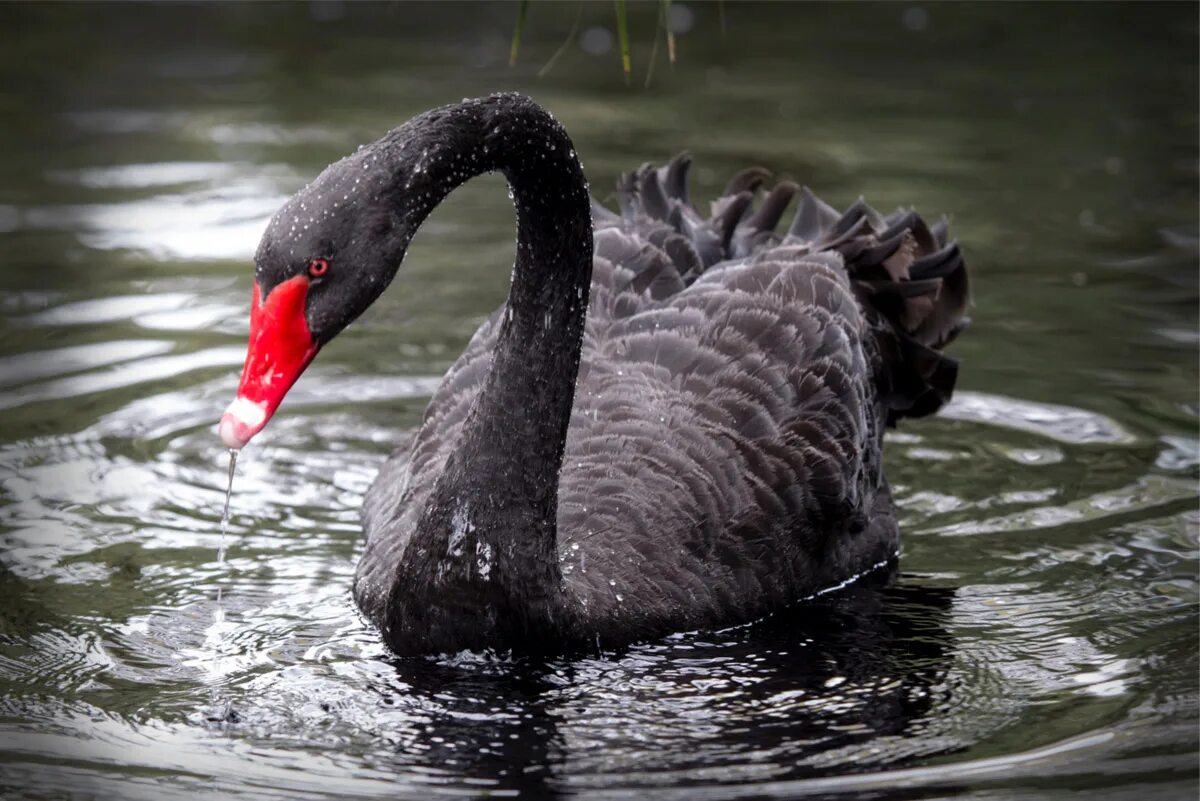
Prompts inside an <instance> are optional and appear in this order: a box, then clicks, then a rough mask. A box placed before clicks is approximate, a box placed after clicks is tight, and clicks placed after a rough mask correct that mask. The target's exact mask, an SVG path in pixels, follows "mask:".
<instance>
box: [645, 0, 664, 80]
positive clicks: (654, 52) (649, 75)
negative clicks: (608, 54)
mask: <svg viewBox="0 0 1200 801" xmlns="http://www.w3.org/2000/svg"><path fill="white" fill-rule="evenodd" d="M667 2H668V0H659V2H658V21H657V22H656V23H655V24H654V44H653V45H652V46H651V47H650V66H648V67H646V84H645V85H646V88H647V89H649V88H650V81H651V80H653V78H654V65H655V64H656V63H657V62H658V32H659V31H661V30H663V29H664V28H665V27H666V25H667V18H666V16H665V15H664V13H663V12H664V11H665V9H666V7H667Z"/></svg>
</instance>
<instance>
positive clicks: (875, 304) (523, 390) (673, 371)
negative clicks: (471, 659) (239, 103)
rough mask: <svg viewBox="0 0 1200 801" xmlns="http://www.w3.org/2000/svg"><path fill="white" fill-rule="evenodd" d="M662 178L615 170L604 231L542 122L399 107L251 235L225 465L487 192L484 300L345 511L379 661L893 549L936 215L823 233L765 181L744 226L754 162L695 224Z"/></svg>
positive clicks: (628, 615)
mask: <svg viewBox="0 0 1200 801" xmlns="http://www.w3.org/2000/svg"><path fill="white" fill-rule="evenodd" d="M688 164H689V159H688V158H687V157H686V156H679V157H677V158H675V159H674V160H673V161H671V162H670V163H669V164H668V165H667V166H665V167H662V168H658V169H654V168H652V167H650V166H643V167H641V168H640V169H638V170H635V171H634V172H632V173H629V174H628V175H626V176H624V177H623V178H622V180H621V182H620V185H619V187H618V200H619V203H620V213H619V214H615V213H612V212H610V211H608V210H606V209H604V208H603V207H602V206H600V205H599V204H596V203H594V202H593V201H591V199H590V197H589V194H588V185H587V182H586V179H585V178H584V174H583V169H582V167H581V165H580V163H579V160H578V158H577V157H576V155H575V150H574V149H573V146H572V144H571V140H570V138H568V136H567V133H566V131H565V130H564V129H563V127H562V125H560V124H559V123H558V122H557V121H556V120H555V119H554V118H553V117H552V116H551V115H550V114H549V113H548V112H546V111H545V110H544V109H542V108H541V107H540V106H538V105H537V104H536V103H534V102H533V101H531V100H530V99H528V98H526V97H523V96H521V95H516V94H499V95H493V96H490V97H486V98H482V99H478V100H468V101H464V102H462V103H456V104H453V105H449V106H444V107H442V108H438V109H434V110H432V111H429V112H426V113H424V114H421V115H420V116H418V117H415V118H414V119H412V120H410V121H409V122H407V123H406V124H404V125H402V126H400V127H399V128H396V129H395V130H393V131H392V132H390V133H389V134H387V135H386V136H384V137H383V138H382V139H380V140H379V141H377V142H375V143H373V144H370V145H367V146H365V147H363V148H361V149H359V150H358V152H356V153H354V154H352V155H350V156H347V157H346V158H344V159H342V160H341V161H339V162H337V163H336V164H333V165H331V166H329V167H328V168H326V169H325V171H324V172H322V173H321V174H320V175H319V176H318V177H317V178H316V180H314V181H313V182H312V183H311V184H310V185H308V186H307V187H305V188H304V189H302V190H301V191H300V192H298V193H297V194H296V195H295V196H294V197H293V198H291V199H290V200H289V201H288V202H287V203H286V204H285V205H284V207H283V208H282V209H280V211H279V212H278V213H277V214H276V215H275V216H274V218H273V219H272V220H271V222H270V224H269V226H268V228H267V230H266V232H265V234H264V235H263V238H262V242H261V243H260V245H259V248H258V252H257V254H256V255H255V285H254V300H253V307H252V312H251V332H250V346H249V352H248V354H247V357H246V364H245V368H244V370H243V372H242V377H241V383H240V385H239V388H238V394H237V397H236V399H235V400H234V401H233V403H232V404H231V405H230V407H229V409H228V410H227V411H226V413H225V415H224V416H223V417H222V419H221V423H220V435H221V438H222V440H223V441H224V442H225V444H226V445H227V446H229V447H230V448H240V447H242V446H244V445H245V444H246V443H247V442H248V441H249V440H250V438H251V437H253V436H254V435H255V434H256V433H258V432H259V431H260V430H261V429H262V427H263V426H264V425H265V424H266V422H267V420H268V419H269V418H270V417H271V415H272V414H273V413H274V411H275V409H276V408H277V407H278V405H279V403H280V401H281V400H282V399H283V396H284V394H285V393H286V392H287V391H288V389H289V388H290V387H291V385H292V384H293V382H295V380H296V379H297V377H299V375H300V373H301V372H302V371H303V370H304V368H305V367H306V366H307V365H308V363H309V362H310V361H311V360H312V358H313V356H314V355H315V354H316V353H317V351H318V350H319V349H320V348H321V347H323V346H324V345H325V344H327V343H328V342H329V341H330V340H331V339H333V337H334V336H336V335H337V334H338V332H340V331H341V330H342V329H343V328H345V327H346V326H347V325H348V324H349V323H350V322H351V321H353V320H354V319H355V318H357V317H358V316H359V315H360V314H361V313H362V312H363V311H364V310H365V309H366V308H367V307H368V306H369V305H371V303H372V302H373V301H374V300H375V299H376V298H377V297H379V295H380V293H382V292H383V291H384V289H385V288H386V287H387V286H388V284H389V283H390V282H391V280H392V278H393V277H394V276H395V274H396V271H397V269H398V268H399V266H400V263H401V262H402V261H403V259H404V253H405V249H406V247H407V246H408V243H409V242H410V241H411V239H412V237H413V235H414V234H415V233H416V230H417V228H418V227H419V226H420V225H421V222H422V221H423V220H424V219H425V217H426V215H428V214H429V213H430V211H432V210H433V208H434V207H435V206H437V205H438V203H439V202H441V200H442V199H443V198H445V197H446V195H447V194H449V193H450V192H451V191H452V190H453V189H454V188H455V187H457V186H458V185H459V184H461V183H463V182H464V181H466V180H468V179H470V178H472V177H473V176H476V175H479V174H481V173H484V172H491V171H500V172H502V173H503V174H504V175H505V176H506V178H507V179H508V183H509V186H510V188H511V193H512V198H513V204H514V206H515V207H516V212H517V252H516V262H515V266H514V269H513V277H512V285H511V288H510V290H509V296H508V301H507V303H506V304H505V305H504V306H503V307H502V308H501V309H500V310H499V311H497V312H496V313H495V314H493V315H492V317H491V318H490V319H488V321H487V322H485V323H484V324H483V325H482V326H481V327H480V329H479V330H478V331H477V332H476V333H475V335H474V337H473V338H472V339H471V341H470V343H469V344H468V345H467V348H466V350H465V351H464V352H463V354H462V356H460V357H459V359H458V361H456V362H455V363H454V365H453V366H452V367H451V368H450V371H449V372H448V373H447V374H446V377H445V379H444V380H443V381H442V383H441V386H440V387H439V389H438V390H437V393H436V394H435V395H434V397H433V399H432V400H431V401H430V403H429V407H428V409H427V411H426V413H425V418H424V422H423V423H422V425H421V428H420V430H419V431H418V432H417V434H416V435H415V438H414V439H413V441H412V442H411V443H410V444H407V445H405V446H404V447H402V448H400V449H399V450H397V451H396V452H395V453H394V454H393V455H392V456H391V458H390V459H389V460H388V461H387V463H386V464H385V465H384V466H383V468H382V469H381V470H380V472H379V476H378V478H377V479H376V480H375V483H374V485H373V486H372V487H371V489H370V491H369V492H368V493H367V496H366V499H365V501H364V505H363V520H364V527H365V529H366V534H367V541H366V547H365V551H364V553H363V556H362V559H361V561H360V562H359V565H358V571H357V575H356V577H355V581H354V598H355V600H356V602H357V604H358V606H359V608H360V609H361V610H362V612H363V613H364V614H365V615H366V616H367V617H368V618H369V619H370V620H371V621H372V622H374V623H375V624H376V625H377V626H378V627H379V629H380V631H381V632H382V634H383V637H384V639H385V640H386V642H387V643H388V645H389V646H390V647H391V648H392V649H393V650H394V651H395V652H397V653H399V654H414V653H437V652H452V651H458V650H464V649H470V650H478V649H487V648H493V649H501V650H535V651H547V650H549V651H554V650H567V649H571V648H576V647H601V648H604V647H611V646H618V645H621V644H626V643H630V642H632V641H635V640H644V639H649V638H655V637H660V636H662V635H665V634H667V633H670V632H673V631H679V630H690V629H699V628H706V627H718V626H723V625H731V624H735V623H741V622H746V621H750V620H752V619H755V618H758V617H761V616H763V615H764V614H766V613H768V612H770V611H772V610H775V609H779V608H780V607H782V606H784V605H787V604H790V603H793V602H796V601H798V600H800V599H802V598H805V597H806V596H810V595H812V594H813V593H815V592H817V591H819V590H821V589H823V588H828V587H830V586H832V585H835V584H838V583H840V582H844V581H846V580H847V579H850V578H852V577H854V576H856V575H858V574H860V573H862V572H864V571H867V570H869V569H871V568H872V567H874V566H876V565H879V564H881V563H885V562H887V561H889V560H891V559H892V558H893V557H895V555H896V553H897V548H898V530H897V525H896V516H895V509H894V507H893V504H892V499H891V496H890V494H889V491H888V485H887V482H886V480H885V478H884V476H883V472H882V466H881V458H882V450H883V432H884V429H885V427H887V426H889V425H892V424H894V423H895V422H896V421H897V420H898V419H900V418H902V417H919V416H923V415H928V414H931V413H932V412H934V411H936V410H937V409H938V408H939V407H940V406H941V405H942V404H943V403H945V402H946V400H947V399H948V398H949V397H950V393H951V391H952V390H953V387H954V382H955V378H956V374H957V363H956V362H955V361H953V360H952V359H950V358H948V357H946V356H943V355H942V354H941V352H940V351H941V349H942V348H943V346H945V345H946V344H947V343H948V342H949V341H950V340H951V339H953V338H954V337H955V336H956V335H957V334H958V333H959V332H960V331H961V330H962V329H963V328H964V327H965V325H966V320H965V318H964V316H963V314H964V310H965V308H966V305H967V298H968V287H967V274H966V269H965V267H964V265H963V261H962V257H961V255H960V252H959V249H958V247H957V246H956V245H955V244H953V243H950V244H947V241H946V223H945V220H943V221H942V222H940V223H938V224H936V225H934V226H932V227H928V226H926V224H925V223H924V222H923V221H922V220H921V218H920V217H918V216H917V215H916V214H915V213H913V212H912V211H903V210H901V211H897V212H896V213H894V214H891V215H888V216H886V217H882V216H880V215H879V214H878V213H876V212H875V211H874V210H873V209H872V208H870V207H869V206H867V205H866V204H865V203H864V202H863V201H861V200H859V201H858V202H857V203H855V204H854V205H852V206H851V207H850V208H849V210H847V211H846V212H845V213H841V214H839V213H838V212H836V211H834V210H833V209H832V208H831V207H830V206H828V205H826V204H825V203H823V202H822V201H820V200H818V199H817V198H816V197H814V196H813V195H812V194H811V193H810V192H809V191H808V190H807V189H799V188H798V187H796V186H795V185H794V184H791V183H780V184H779V185H777V186H775V187H774V188H773V189H771V191H770V192H769V193H767V194H766V195H765V198H764V199H763V200H762V202H761V203H760V204H759V205H758V206H757V208H755V205H754V197H755V194H756V192H757V190H758V189H759V187H760V186H761V185H762V184H763V182H764V179H765V178H766V172H765V171H764V170H761V169H750V170H745V171H743V172H741V173H739V174H738V175H736V176H735V177H734V178H733V179H732V180H731V181H730V182H729V185H728V186H727V187H726V189H725V191H724V193H723V194H722V195H721V196H720V197H719V198H718V199H717V200H716V201H715V202H714V203H713V213H712V216H711V217H709V218H707V219H705V218H704V217H702V216H701V215H700V214H699V213H698V212H697V211H696V209H695V208H694V207H693V206H692V204H691V202H690V201H689V199H688V187H687V171H688ZM797 194H799V196H800V197H799V211H798V212H797V214H796V216H795V221H794V222H793V223H792V224H791V227H790V228H789V229H788V230H787V232H786V233H785V234H783V235H779V234H777V233H775V230H774V229H775V227H776V223H777V222H778V221H779V219H780V217H781V216H782V214H783V212H784V210H785V208H786V207H787V205H788V204H789V202H790V200H791V198H792V197H793V196H794V195H797Z"/></svg>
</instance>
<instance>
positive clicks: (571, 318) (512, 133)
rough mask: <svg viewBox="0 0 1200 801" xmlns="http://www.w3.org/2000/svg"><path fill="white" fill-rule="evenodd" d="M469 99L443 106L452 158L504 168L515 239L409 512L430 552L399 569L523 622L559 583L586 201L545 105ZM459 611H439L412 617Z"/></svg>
mask: <svg viewBox="0 0 1200 801" xmlns="http://www.w3.org/2000/svg"><path fill="white" fill-rule="evenodd" d="M477 102H478V103H479V104H480V105H473V106H471V107H469V108H466V109H465V115H466V116H467V117H468V118H469V119H470V120H471V121H470V122H468V123H467V124H465V125H464V124H461V120H458V121H456V120H455V119H454V116H455V115H454V112H451V114H450V119H449V120H448V124H449V130H451V131H453V132H454V133H455V135H456V138H457V144H458V148H459V149H458V151H457V158H456V159H455V160H456V161H457V162H458V163H464V164H470V165H474V166H475V167H476V168H479V167H482V169H479V170H478V171H480V172H482V171H485V170H494V171H499V172H502V173H503V174H504V175H505V177H506V178H507V180H508V184H509V187H510V189H511V195H512V199H513V205H514V206H515V208H516V215H517V252H516V258H515V263H514V269H513V278H512V284H511V286H510V289H509V294H508V299H507V303H506V304H505V307H504V309H503V312H502V316H501V318H500V320H499V325H500V331H499V334H498V336H497V340H496V347H495V349H494V351H493V354H492V364H491V367H490V369H489V372H488V375H487V377H486V378H485V379H484V384H483V387H482V389H481V390H480V392H479V394H478V396H477V397H476V400H475V402H474V405H473V406H472V408H471V410H470V411H469V413H468V415H467V418H466V420H465V421H464V423H463V425H462V428H461V429H460V432H459V434H458V437H457V442H456V443H455V446H454V450H453V453H452V454H451V456H450V457H449V458H448V460H447V462H446V465H445V467H444V469H443V470H442V473H441V475H440V476H439V478H438V480H437V483H436V484H435V486H434V488H433V490H432V493H431V495H430V496H429V501H428V503H427V504H426V505H425V509H424V512H423V514H422V517H421V518H420V520H419V522H418V524H417V531H416V532H415V535H414V545H415V544H417V543H420V544H421V547H418V548H416V549H415V551H414V553H415V554H416V555H415V556H413V558H414V559H418V560H425V561H429V564H424V563H422V564H413V565H410V566H409V568H410V569H409V570H406V571H405V573H406V575H408V576H412V575H418V576H431V575H436V576H438V579H437V582H436V584H437V586H436V587H434V586H430V587H428V588H426V590H425V591H423V592H422V594H424V595H426V596H427V597H428V594H429V593H431V592H432V593H437V594H439V595H441V596H446V595H453V594H456V592H458V591H461V592H462V593H467V594H470V595H471V596H479V594H480V593H484V594H485V595H486V596H487V597H489V598H491V600H490V601H489V602H488V606H489V607H490V608H492V609H493V610H495V609H503V610H505V612H504V614H503V617H504V619H505V620H508V621H509V623H506V624H505V625H516V626H519V627H521V628H523V629H525V630H532V629H536V628H538V627H539V625H541V624H540V623H539V622H538V621H541V623H546V621H547V620H549V619H551V618H553V617H554V615H555V614H556V613H555V611H554V609H555V606H556V604H557V603H558V594H559V593H560V587H561V575H560V574H559V570H558V558H557V545H556V524H555V521H556V517H557V502H558V476H559V470H560V468H561V466H562V459H563V450H564V446H565V443H566V436H567V427H568V424H569V422H570V417H571V410H572V408H573V405H574V393H575V380H576V377H577V374H578V370H579V359H580V349H581V345H582V338H583V328H584V320H585V317H586V312H587V302H588V295H589V290H590V284H591V269H592V222H591V205H590V199H589V196H588V189H587V183H586V180H585V178H584V174H583V169H582V167H581V165H580V164H579V161H578V159H577V158H576V156H575V151H574V147H573V145H572V143H571V141H570V139H569V138H568V136H567V133H566V131H565V130H564V129H563V127H562V126H561V125H560V124H559V123H558V122H557V121H555V120H554V119H553V117H551V116H550V115H549V114H548V113H547V112H545V111H544V110H543V109H541V108H540V107H538V106H537V105H536V104H534V103H532V102H531V101H529V100H527V99H525V98H521V97H515V96H499V97H493V98H488V99H487V100H484V101H477ZM465 106H466V104H464V107H465ZM464 107H457V108H459V109H463V108H464ZM410 147H411V145H410ZM455 177H457V176H455ZM464 180H465V179H464ZM448 543H453V544H454V547H450V548H447V544H448ZM456 552H461V553H462V554H464V556H463V557H462V558H457V557H454V556H453V555H452V554H453V553H456ZM448 554H450V555H448ZM484 556H486V559H485V558H483V557H484ZM435 562H436V563H435ZM405 594H406V595H408V591H405ZM409 597H411V596H409ZM395 606H408V607H409V608H408V612H409V613H410V614H414V613H415V614H420V615H422V616H423V617H426V616H433V615H440V614H441V613H440V612H439V611H437V610H435V609H432V608H429V607H426V609H425V611H423V612H420V613H417V612H415V610H413V609H412V607H411V605H408V604H397V605H395ZM438 606H439V608H440V605H438ZM395 611H399V610H398V609H397V610H395ZM410 622H411V621H410ZM430 622H432V621H430ZM458 623H459V621H457V620H454V619H452V616H451V615H449V614H446V615H444V616H443V619H441V620H440V621H439V622H438V623H437V624H436V625H428V626H424V627H422V628H423V629H424V630H425V631H427V632H432V631H442V632H446V631H450V630H453V629H455V628H456V625H457V624H458Z"/></svg>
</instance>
